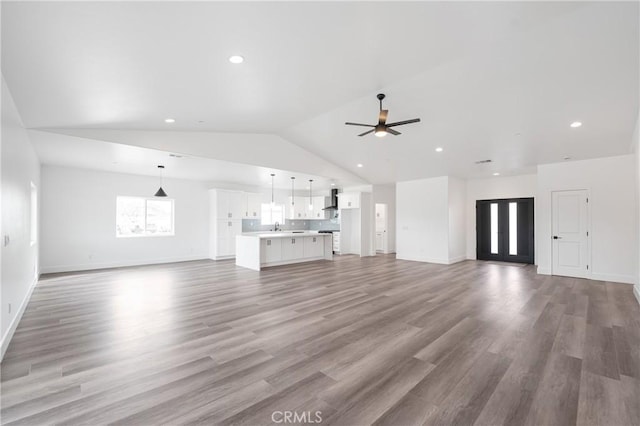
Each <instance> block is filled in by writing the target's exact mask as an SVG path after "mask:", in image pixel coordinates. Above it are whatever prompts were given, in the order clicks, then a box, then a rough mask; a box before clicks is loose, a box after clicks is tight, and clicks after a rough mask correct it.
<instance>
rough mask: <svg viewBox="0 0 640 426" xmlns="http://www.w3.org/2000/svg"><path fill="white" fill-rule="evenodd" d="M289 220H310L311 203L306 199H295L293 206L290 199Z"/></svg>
mask: <svg viewBox="0 0 640 426" xmlns="http://www.w3.org/2000/svg"><path fill="white" fill-rule="evenodd" d="M288 208H289V214H288V215H287V217H288V218H289V219H309V213H308V210H307V209H308V208H309V202H308V201H307V198H306V197H293V204H291V197H289V205H288Z"/></svg>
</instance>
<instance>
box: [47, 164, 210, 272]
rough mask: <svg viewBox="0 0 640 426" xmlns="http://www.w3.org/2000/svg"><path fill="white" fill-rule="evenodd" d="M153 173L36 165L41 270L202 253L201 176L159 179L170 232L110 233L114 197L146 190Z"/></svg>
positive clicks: (204, 205) (205, 230)
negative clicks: (171, 219)
mask: <svg viewBox="0 0 640 426" xmlns="http://www.w3.org/2000/svg"><path fill="white" fill-rule="evenodd" d="M158 180H159V179H158V178H153V177H148V176H136V175H128V174H119V173H109V172H99V171H92V170H84V169H75V168H67V167H56V166H48V165H43V167H42V203H41V205H42V210H41V211H42V247H41V266H42V272H43V273H45V272H60V271H76V270H86V269H96V268H106V267H114V266H127V265H141V264H151V263H162V262H175V261H183V260H193V259H206V258H207V257H208V235H209V213H208V212H209V201H208V193H207V185H206V184H205V183H201V182H195V181H187V180H179V179H165V180H164V184H163V188H164V189H165V191H166V192H167V194H168V195H169V198H172V199H174V200H175V235H174V236H170V237H137V238H116V232H115V217H116V197H117V196H119V195H127V196H141V197H148V196H152V195H153V194H154V193H155V191H156V190H157V189H158V185H159V182H158Z"/></svg>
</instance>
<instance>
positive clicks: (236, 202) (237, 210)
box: [210, 189, 247, 220]
mask: <svg viewBox="0 0 640 426" xmlns="http://www.w3.org/2000/svg"><path fill="white" fill-rule="evenodd" d="M210 197H211V203H212V207H213V206H214V205H215V210H213V211H215V214H216V218H217V219H231V220H236V219H242V218H243V216H244V214H245V211H246V206H247V203H246V199H245V195H244V193H242V192H240V191H227V190H224V189H212V190H211V191H210Z"/></svg>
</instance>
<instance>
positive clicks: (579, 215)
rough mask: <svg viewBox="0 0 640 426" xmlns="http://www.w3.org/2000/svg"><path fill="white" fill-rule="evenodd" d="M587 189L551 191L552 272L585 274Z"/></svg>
mask: <svg viewBox="0 0 640 426" xmlns="http://www.w3.org/2000/svg"><path fill="white" fill-rule="evenodd" d="M588 226H589V193H588V191H587V190H586V189H583V190H578V191H554V192H552V193H551V232H552V237H551V238H552V240H551V243H552V247H551V252H552V267H551V268H552V269H551V273H552V274H553V275H562V276H566V277H578V278H588V277H589V273H590V271H589V229H588Z"/></svg>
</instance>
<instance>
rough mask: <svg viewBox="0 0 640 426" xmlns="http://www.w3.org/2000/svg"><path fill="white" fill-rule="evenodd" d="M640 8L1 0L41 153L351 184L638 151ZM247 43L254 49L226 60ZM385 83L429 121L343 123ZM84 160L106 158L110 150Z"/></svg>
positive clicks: (14, 85)
mask: <svg viewBox="0 0 640 426" xmlns="http://www.w3.org/2000/svg"><path fill="white" fill-rule="evenodd" d="M638 12H639V11H638V3H637V2H628V3H612V2H600V3H598V2H591V3H586V2H585V3H582V2H544V3H536V2H406V3H405V2H371V3H369V2H329V3H320V2H317V3H316V2H299V3H290V2H257V3H251V2H188V3H182V2H113V3H112V2H16V3H12V2H3V3H2V73H3V76H4V78H5V80H6V82H7V85H8V87H9V89H10V91H11V94H12V95H13V98H14V100H15V103H16V105H17V107H18V109H19V111H20V114H21V116H22V119H23V121H24V124H25V126H27V127H28V128H30V129H33V131H32V133H33V132H37V136H34V139H37V140H38V142H37V143H36V148H37V149H38V151H39V153H40V155H41V158H42V159H43V162H45V163H47V162H50V163H60V161H61V160H60V153H59V150H62V151H65V150H66V151H71V150H73V146H74V144H78V143H80V142H81V141H82V140H86V141H93V142H94V143H93V144H92V143H90V142H87V145H86V147H85V148H87V149H88V150H89V151H88V152H91V149H92V148H90V147H97V146H101V145H100V144H98V145H96V143H95V141H100V142H101V143H111V144H120V145H128V146H132V147H139V148H144V149H156V150H160V151H163V152H176V153H182V154H188V155H190V156H194V157H202V158H209V159H215V160H218V161H229V162H233V163H245V164H248V165H251V166H254V167H264V168H277V169H279V170H291V171H297V172H300V173H307V174H308V175H315V176H319V177H320V176H322V177H325V178H327V182H328V181H329V180H330V179H334V180H337V181H339V182H341V183H342V184H360V183H389V182H396V181H401V180H408V179H415V178H422V177H431V176H440V175H447V174H449V175H455V176H460V177H475V176H488V175H490V174H491V173H493V172H500V173H502V174H503V175H506V174H522V173H527V172H531V171H533V170H535V166H536V165H537V164H542V163H549V162H557V161H563V159H564V158H565V157H570V158H571V159H583V158H594V157H601V156H609V155H617V154H624V153H628V152H629V149H630V140H631V135H632V133H633V129H634V126H635V124H636V119H637V117H638V91H639V88H640V87H639V84H638V75H639V72H640V69H639V65H638V62H639V56H638V51H639V39H640V30H639V28H640V26H639V22H638V16H639V15H638ZM235 54H238V55H242V56H243V57H244V58H245V62H244V63H242V64H239V65H234V64H231V63H230V62H229V61H228V58H229V56H231V55H235ZM379 92H384V93H386V94H387V99H386V100H385V107H386V108H388V109H389V121H397V120H403V119H408V118H414V117H420V118H421V119H422V122H421V123H418V124H412V125H408V126H404V127H401V128H398V130H399V131H401V132H402V135H401V136H396V137H394V136H391V135H388V136H386V137H385V138H376V137H374V136H373V135H369V136H367V137H362V138H360V137H357V136H356V135H357V134H358V133H360V132H361V130H360V128H356V127H347V126H345V125H344V122H345V121H358V122H366V123H368V122H371V123H373V122H374V121H376V118H377V110H378V104H377V100H376V99H375V95H376V93H379ZM166 118H173V119H175V120H176V121H175V123H172V124H168V123H165V122H164V120H165V119H166ZM573 121H581V122H582V123H583V126H582V127H580V128H575V129H574V128H570V127H569V124H570V123H571V122H573ZM54 146H55V149H52V147H54ZM436 147H442V148H443V151H442V152H441V153H437V152H435V148H436ZM95 149H98V148H95ZM63 157H64V156H63ZM76 157H78V158H77V162H79V163H81V164H84V166H86V167H96V165H95V164H92V162H93V161H95V158H94V157H97V156H94V157H91V158H89V157H87V158H85V156H76ZM132 157H136V156H132ZM136 158H137V157H136ZM485 159H491V160H492V163H490V164H488V165H476V164H475V161H477V160H485ZM67 160H68V159H67ZM132 161H134V160H132ZM136 161H138V162H134V163H132V164H133V166H135V167H139V168H140V169H141V173H145V172H144V171H142V169H143V168H144V167H145V164H144V161H145V159H144V156H140V160H136ZM67 162H71V163H73V161H70V160H68V161H67ZM358 163H360V164H363V165H364V167H362V168H358V167H357V164H358ZM133 166H132V167H133ZM107 167H108V166H107ZM176 167H178V168H179V166H176ZM114 169H115V168H114ZM183 169H185V170H186V169H188V167H183ZM150 170H151V173H153V169H152V168H151V169H150ZM238 170H239V173H240V168H239V169H238ZM245 175H246V173H245Z"/></svg>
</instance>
